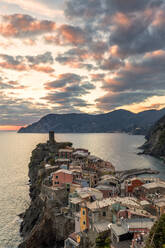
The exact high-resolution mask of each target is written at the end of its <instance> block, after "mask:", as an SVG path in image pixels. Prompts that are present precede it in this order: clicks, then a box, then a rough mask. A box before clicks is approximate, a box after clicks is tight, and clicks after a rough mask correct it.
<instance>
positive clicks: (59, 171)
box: [54, 169, 73, 175]
mask: <svg viewBox="0 0 165 248" xmlns="http://www.w3.org/2000/svg"><path fill="white" fill-rule="evenodd" d="M57 173H65V174H70V175H72V174H73V173H72V171H69V170H65V169H60V170H57V171H56V172H55V173H54V174H57Z"/></svg>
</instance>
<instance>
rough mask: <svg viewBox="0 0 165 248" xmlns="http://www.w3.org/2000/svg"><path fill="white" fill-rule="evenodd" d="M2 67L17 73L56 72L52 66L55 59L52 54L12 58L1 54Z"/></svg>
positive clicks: (0, 63)
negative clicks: (32, 71) (31, 71)
mask: <svg viewBox="0 0 165 248" xmlns="http://www.w3.org/2000/svg"><path fill="white" fill-rule="evenodd" d="M0 58H1V59H2V61H0V67H2V68H4V69H11V70H17V71H29V70H35V71H39V72H44V73H52V72H54V68H52V67H51V66H50V64H53V62H54V59H53V56H52V54H51V53H50V52H45V53H44V54H39V55H36V56H20V55H19V56H11V55H7V54H0Z"/></svg>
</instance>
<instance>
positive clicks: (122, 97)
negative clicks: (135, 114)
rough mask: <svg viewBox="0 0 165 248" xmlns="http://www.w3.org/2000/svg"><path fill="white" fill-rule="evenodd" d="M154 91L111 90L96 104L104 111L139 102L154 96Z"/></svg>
mask: <svg viewBox="0 0 165 248" xmlns="http://www.w3.org/2000/svg"><path fill="white" fill-rule="evenodd" d="M153 94H154V92H152V91H150V92H143V91H137V92H132V91H131V92H116V93H112V92H109V93H107V94H106V95H105V96H103V97H100V98H98V99H97V100H96V106H97V107H98V108H99V109H100V110H102V111H105V110H106V111H109V110H112V109H115V108H117V107H121V106H123V105H129V104H132V103H139V102H142V101H144V100H145V99H147V98H149V97H151V96H153Z"/></svg>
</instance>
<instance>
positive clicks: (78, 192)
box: [45, 147, 165, 248]
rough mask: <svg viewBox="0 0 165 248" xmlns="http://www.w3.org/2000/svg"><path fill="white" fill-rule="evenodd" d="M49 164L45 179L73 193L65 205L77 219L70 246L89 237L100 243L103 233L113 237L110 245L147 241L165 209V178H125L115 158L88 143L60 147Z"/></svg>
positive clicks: (135, 246) (135, 244)
mask: <svg viewBox="0 0 165 248" xmlns="http://www.w3.org/2000/svg"><path fill="white" fill-rule="evenodd" d="M45 169H46V170H47V171H49V172H50V175H49V177H48V180H47V181H45V183H47V185H48V186H49V187H50V188H52V189H54V190H57V191H58V190H61V189H62V188H63V189H65V190H66V191H67V194H68V205H67V207H65V209H63V210H62V211H63V212H65V216H66V218H67V217H68V218H72V219H73V220H74V223H75V230H74V232H72V233H71V234H70V235H69V236H68V237H67V238H66V240H65V248H74V247H83V246H82V240H83V239H84V238H86V237H88V240H90V242H91V245H90V247H95V244H96V240H97V239H98V237H99V238H100V237H101V236H103V237H104V238H105V239H107V238H109V239H110V243H109V247H114V248H115V247H116V248H119V247H122V248H124V247H132V248H139V247H144V244H145V239H146V237H147V235H148V234H149V232H150V230H151V228H152V226H153V224H154V222H155V221H156V220H157V218H159V217H160V216H161V215H162V214H163V213H165V181H163V180H160V179H159V178H156V177H132V178H128V179H126V180H125V181H124V182H123V181H122V182H121V181H120V178H118V177H116V176H115V168H114V166H113V165H112V164H111V163H110V162H106V161H103V160H102V159H100V158H98V157H96V156H92V155H90V153H89V151H88V150H86V149H74V148H72V147H66V148H65V149H59V151H58V154H56V156H55V158H54V165H49V164H45ZM84 247H85V246H84Z"/></svg>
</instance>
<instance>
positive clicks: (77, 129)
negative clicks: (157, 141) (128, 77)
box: [18, 109, 165, 134]
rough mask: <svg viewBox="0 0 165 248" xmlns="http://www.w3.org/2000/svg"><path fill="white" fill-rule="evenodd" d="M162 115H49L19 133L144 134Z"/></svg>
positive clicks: (159, 112) (160, 112)
mask: <svg viewBox="0 0 165 248" xmlns="http://www.w3.org/2000/svg"><path fill="white" fill-rule="evenodd" d="M163 115H165V109H162V110H149V111H144V112H140V113H138V114H135V113H132V112H130V111H126V110H122V109H120V110H115V111H112V112H109V113H106V114H98V115H91V114H49V115H46V116H44V117H42V118H41V119H40V120H39V121H38V122H35V123H33V124H31V125H29V126H27V127H26V128H21V129H20V130H19V131H18V132H19V133H47V132H49V131H50V130H53V131H55V132H56V133H100V132H127V133H133V134H145V133H146V132H147V131H148V130H149V128H150V127H151V126H152V125H153V124H154V123H155V122H156V121H157V120H158V119H160V118H161V117H162V116H163Z"/></svg>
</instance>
